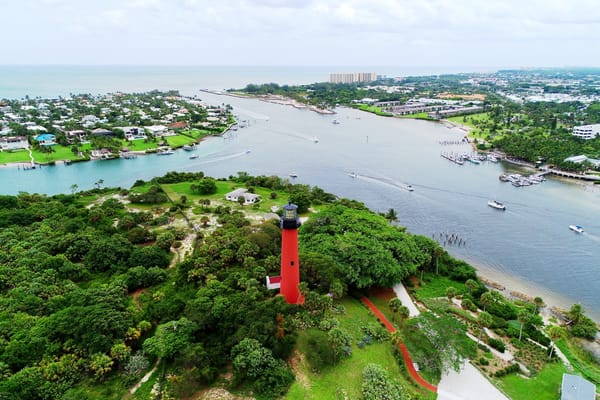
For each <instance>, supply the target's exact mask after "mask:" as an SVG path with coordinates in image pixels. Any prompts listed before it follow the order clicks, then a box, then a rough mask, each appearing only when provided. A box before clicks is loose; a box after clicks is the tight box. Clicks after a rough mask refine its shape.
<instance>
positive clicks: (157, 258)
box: [128, 246, 170, 268]
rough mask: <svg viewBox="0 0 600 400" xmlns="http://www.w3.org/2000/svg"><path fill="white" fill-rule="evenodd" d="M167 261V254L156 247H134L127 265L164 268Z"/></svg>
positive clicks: (167, 263)
mask: <svg viewBox="0 0 600 400" xmlns="http://www.w3.org/2000/svg"><path fill="white" fill-rule="evenodd" d="M169 259H170V257H169V254H168V253H167V252H165V251H164V250H163V249H161V248H159V247H157V246H145V247H136V248H135V249H133V251H132V252H131V255H130V256H129V261H128V265H130V266H132V267H137V266H140V265H141V266H143V267H146V268H151V267H158V268H165V267H167V266H168V265H169Z"/></svg>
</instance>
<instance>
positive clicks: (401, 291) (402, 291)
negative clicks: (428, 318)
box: [394, 282, 419, 317]
mask: <svg viewBox="0 0 600 400" xmlns="http://www.w3.org/2000/svg"><path fill="white" fill-rule="evenodd" d="M394 293H396V296H397V297H398V298H399V299H400V300H401V301H402V305H403V306H406V307H408V311H409V312H410V314H409V315H410V316H411V317H416V316H417V315H419V309H418V308H417V306H415V303H413V301H412V299H411V298H410V295H409V294H408V292H407V291H406V288H405V287H404V285H403V284H402V282H400V283H399V284H397V285H396V286H394Z"/></svg>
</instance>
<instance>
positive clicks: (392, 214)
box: [384, 208, 398, 225]
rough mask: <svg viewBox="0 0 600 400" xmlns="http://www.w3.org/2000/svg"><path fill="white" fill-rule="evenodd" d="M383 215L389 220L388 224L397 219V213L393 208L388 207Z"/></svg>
mask: <svg viewBox="0 0 600 400" xmlns="http://www.w3.org/2000/svg"><path fill="white" fill-rule="evenodd" d="M384 217H385V219H387V220H388V221H390V225H391V224H392V223H394V222H396V221H398V214H397V213H396V210H394V209H393V208H390V209H389V210H388V211H387V213H386V214H385V216H384Z"/></svg>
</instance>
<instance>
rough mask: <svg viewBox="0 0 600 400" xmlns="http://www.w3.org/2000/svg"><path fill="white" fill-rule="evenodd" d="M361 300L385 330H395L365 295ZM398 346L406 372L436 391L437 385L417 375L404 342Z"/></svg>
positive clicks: (416, 380)
mask: <svg viewBox="0 0 600 400" xmlns="http://www.w3.org/2000/svg"><path fill="white" fill-rule="evenodd" d="M361 300H362V302H363V303H365V305H366V306H367V307H369V309H371V311H373V313H375V315H376V316H377V318H379V320H380V321H381V322H382V323H383V325H385V327H386V328H387V330H388V331H389V332H390V333H394V332H396V328H394V326H393V325H392V324H391V323H390V321H388V320H387V318H386V317H385V315H383V314H382V313H381V311H379V309H378V308H377V307H375V304H373V303H372V302H371V300H369V299H368V298H367V297H364V296H363V298H362V299H361ZM398 348H399V349H400V352H402V357H404V363H405V364H406V367H407V368H408V372H409V373H410V375H411V376H412V377H413V379H414V380H415V382H417V383H418V384H419V385H421V386H423V387H424V388H425V389H427V390H430V391H432V392H434V393H437V387H436V386H434V385H432V384H431V383H429V382H427V381H426V380H425V379H423V378H421V375H419V373H418V372H417V370H416V369H415V366H414V365H413V362H412V360H411V358H410V354H409V353H408V349H407V348H406V346H405V345H404V343H398Z"/></svg>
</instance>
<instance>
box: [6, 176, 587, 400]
mask: <svg viewBox="0 0 600 400" xmlns="http://www.w3.org/2000/svg"><path fill="white" fill-rule="evenodd" d="M237 188H245V189H247V190H248V191H251V192H252V193H256V194H259V195H260V196H261V201H259V202H258V203H256V204H253V205H243V204H238V203H237V202H230V201H227V200H225V194H226V193H228V192H229V191H231V190H234V189H237ZM73 192H74V193H72V194H69V195H67V194H62V195H56V196H44V195H37V194H28V193H21V194H19V195H18V196H0V227H1V228H2V230H1V231H0V265H1V268H0V310H1V311H0V337H1V338H2V341H1V344H2V345H1V347H0V369H1V371H2V375H1V376H0V394H1V395H2V396H8V395H10V396H13V397H14V396H16V397H17V398H20V399H65V400H66V399H120V398H123V397H124V396H130V397H129V398H132V399H144V400H146V399H154V398H163V399H164V398H186V397H190V396H194V395H197V394H198V393H203V392H205V391H209V390H212V389H214V388H220V389H221V390H228V391H230V392H232V393H235V394H237V395H240V396H250V397H253V398H257V399H272V398H278V397H280V396H282V395H285V396H286V398H292V399H293V398H298V399H299V398H314V399H317V398H318V399H335V398H339V397H340V396H342V397H348V398H364V399H371V398H380V397H378V396H379V394H378V393H380V391H381V390H384V389H382V388H388V389H389V390H391V389H392V388H393V390H394V393H395V395H396V396H397V398H399V399H433V398H434V397H435V395H434V394H432V393H429V392H427V391H426V390H425V389H423V388H421V387H420V386H418V385H417V384H415V383H414V382H413V380H412V379H411V378H409V376H408V374H407V372H406V371H407V367H406V365H404V361H402V358H401V357H400V356H399V352H398V350H397V347H396V346H395V345H394V344H395V343H398V342H403V343H405V344H406V346H407V347H408V349H409V351H410V353H411V355H412V357H413V361H415V362H417V363H418V364H419V366H420V372H419V373H420V374H421V375H422V376H424V377H425V378H426V379H427V380H429V381H430V382H434V383H435V382H437V381H439V379H440V377H441V375H442V374H443V373H444V371H447V370H449V369H456V368H457V367H459V366H460V364H461V363H462V362H463V361H464V360H465V359H470V360H472V362H474V363H475V364H477V365H479V366H480V368H481V370H482V371H484V372H485V373H488V374H490V376H493V377H496V376H497V377H498V379H499V380H500V381H502V382H504V380H505V379H514V378H509V376H512V375H514V373H510V374H508V375H507V376H506V377H504V376H503V377H500V375H499V371H509V369H507V368H508V367H510V365H509V364H507V363H506V362H504V361H503V360H502V359H499V358H496V357H495V356H493V355H492V354H491V353H490V350H489V348H488V346H490V347H493V348H495V349H498V350H499V351H510V352H512V353H513V354H514V355H515V357H516V359H517V360H518V361H519V362H521V363H522V364H524V365H525V366H526V368H527V372H526V373H527V374H529V375H530V376H531V377H534V376H535V375H536V374H539V375H540V376H542V374H544V373H545V372H544V371H549V372H548V374H549V375H548V376H552V377H553V378H552V379H555V376H556V375H557V374H556V373H554V374H551V373H550V372H552V371H556V370H555V369H553V368H552V366H555V365H557V364H556V362H557V357H556V351H554V352H552V350H551V349H552V345H551V340H554V339H553V338H554V335H550V338H549V337H547V336H546V335H545V333H544V332H543V330H542V329H541V328H542V326H543V321H542V320H541V318H540V316H539V312H540V305H541V304H542V303H543V302H540V301H532V302H527V301H524V300H518V301H509V300H508V299H506V298H505V297H504V296H502V295H501V294H500V293H499V292H497V291H493V290H489V288H488V287H486V285H485V284H484V283H483V282H482V281H480V280H479V278H478V277H477V275H476V272H475V270H474V268H473V267H471V266H470V265H468V264H467V263H465V262H463V261H459V260H455V259H453V258H452V257H451V256H450V255H449V254H448V253H447V252H445V251H444V250H443V249H442V248H441V247H440V246H439V245H438V244H437V243H436V242H435V241H433V240H431V239H429V238H427V237H423V236H419V235H413V234H411V233H409V232H406V230H405V229H404V228H402V227H400V226H399V225H398V223H397V221H396V220H395V219H394V218H392V216H393V213H392V212H391V211H389V212H388V213H387V214H385V215H379V214H377V213H374V212H372V211H371V210H369V209H368V208H366V207H365V205H364V204H362V203H360V202H357V201H353V200H348V199H340V198H337V197H336V196H334V195H332V194H329V193H326V192H325V191H323V190H322V189H320V188H318V187H310V186H308V185H298V184H292V183H291V182H289V181H287V180H284V179H281V178H278V177H275V176H271V177H268V176H256V177H254V176H250V175H248V174H247V173H244V172H240V173H238V174H237V175H236V176H230V177H229V178H228V179H213V178H210V177H206V176H204V174H203V173H201V172H198V173H191V172H190V173H187V172H170V173H168V174H166V175H164V176H162V177H157V178H154V179H151V180H150V181H148V182H145V181H137V182H136V183H135V184H134V186H133V187H132V188H131V189H122V188H116V189H113V188H102V182H99V183H98V185H97V188H96V189H93V190H90V191H88V192H79V193H76V192H75V190H74V191H73ZM288 201H293V202H295V203H297V204H298V205H299V206H301V209H302V212H303V216H304V217H307V220H306V221H305V222H304V223H303V225H302V227H301V228H300V232H299V234H300V243H301V246H300V260H301V281H302V284H301V288H300V289H301V291H302V293H303V295H304V297H305V302H304V304H303V305H300V306H296V305H289V304H286V303H285V301H284V300H283V299H282V298H281V297H280V296H276V293H275V292H273V291H269V290H267V288H266V287H265V285H264V284H263V282H264V280H265V277H266V276H272V275H277V274H278V273H279V251H280V245H281V243H280V238H281V231H280V229H279V226H278V223H277V220H276V218H272V217H273V215H272V210H271V208H272V207H273V206H279V207H281V206H282V205H283V204H286V203H287V202H288ZM299 208H300V207H299ZM400 281H404V282H406V284H407V285H408V286H409V288H410V291H411V292H412V293H413V295H414V297H415V298H416V299H418V300H419V301H420V303H421V305H420V307H421V311H422V313H421V315H420V316H419V317H414V318H408V313H407V312H406V310H405V309H406V307H404V306H403V305H401V304H397V303H398V302H397V301H394V302H392V301H390V300H391V299H392V297H394V296H393V295H390V291H388V290H386V289H385V288H388V287H390V286H392V285H394V284H396V283H398V282H400ZM449 288H451V289H452V290H451V289H449ZM362 296H368V297H369V298H371V299H372V300H373V303H374V304H375V305H376V306H377V307H378V308H379V309H380V311H381V312H382V313H383V314H384V315H386V317H387V318H388V320H390V321H392V323H393V324H394V326H395V328H396V332H395V333H394V334H393V335H390V333H388V331H387V330H385V329H384V328H383V327H382V326H381V325H380V324H379V323H378V322H377V319H376V318H375V317H374V316H373V315H372V314H371V313H370V311H368V310H367V308H366V307H365V306H364V305H362V304H361V302H360V301H359V300H357V298H360V297H362ZM540 300H541V299H540ZM567 316H568V317H569V321H566V322H569V323H566V324H565V325H566V326H568V328H566V329H565V328H561V329H564V332H565V337H566V339H563V340H567V341H568V343H569V344H573V343H576V342H575V341H574V339H572V337H571V336H574V335H579V334H580V333H585V334H583V335H580V336H584V337H588V336H589V335H590V334H591V333H592V331H591V327H590V326H589V324H588V323H587V321H588V319H587V317H585V314H584V310H583V309H581V308H580V307H576V306H574V308H573V309H572V310H571V311H570V312H569V313H568V314H567ZM581 324H583V327H584V329H583V330H582V331H581V332H580V330H579V329H578V326H580V325H581ZM588 329H590V331H588ZM492 331H493V333H492ZM594 333H595V331H594ZM467 334H468V335H470V337H469V336H467ZM473 338H475V339H476V340H473ZM442 339H443V340H442ZM530 340H533V341H535V342H537V343H539V345H534V344H531V342H530ZM582 340H585V339H582ZM484 343H485V344H484ZM478 345H479V346H478ZM540 345H541V346H545V349H546V350H543V349H541V348H540V347H539V346H540ZM577 348H579V347H577ZM571 352H572V353H573V352H575V350H572V351H571ZM578 354H579V355H578V357H580V358H579V360H580V361H579V364H577V366H576V368H578V370H583V369H584V368H585V369H586V371H587V374H586V375H585V376H586V377H588V379H592V380H593V379H595V378H594V377H595V376H596V377H597V375H595V374H597V372H594V371H597V366H596V367H594V364H593V362H592V361H591V360H590V359H589V358H585V357H582V356H581V354H583V353H581V352H578ZM482 360H483V361H482ZM374 362H375V363H374ZM574 365H575V364H574ZM594 368H596V369H594ZM511 370H512V369H511ZM149 372H151V374H150V379H149V380H148V381H147V382H145V383H143V384H142V385H141V386H139V388H138V389H137V390H136V391H135V392H134V393H132V392H133V390H131V389H132V388H133V387H135V384H136V383H138V382H139V381H140V379H141V377H142V376H143V375H145V374H146V373H149ZM522 373H525V372H522ZM544 376H545V375H544ZM507 382H509V381H507ZM552 382H554V380H553V381H552ZM596 383H597V382H596ZM516 386H517V387H518V385H516ZM522 387H524V388H525V387H526V385H525V384H523V385H522ZM553 387H554V386H553ZM130 390H131V392H129V391H130ZM386 390H387V389H386ZM523 390H526V389H523ZM548 390H550V389H548ZM128 392H129V394H127V393H128ZM9 398H10V397H9ZM514 398H516V399H519V398H524V397H519V396H518V395H515V397H514ZM540 398H543V397H540Z"/></svg>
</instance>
